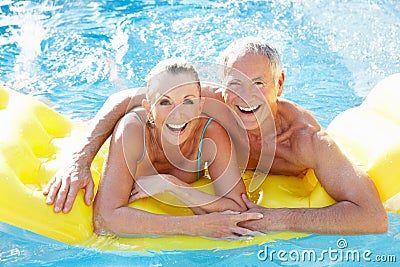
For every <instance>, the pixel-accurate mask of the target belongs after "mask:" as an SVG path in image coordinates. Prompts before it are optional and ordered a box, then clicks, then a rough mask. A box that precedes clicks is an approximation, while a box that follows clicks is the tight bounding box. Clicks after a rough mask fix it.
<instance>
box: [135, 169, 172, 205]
mask: <svg viewBox="0 0 400 267" xmlns="http://www.w3.org/2000/svg"><path fill="white" fill-rule="evenodd" d="M175 179H177V178H175V177H174V176H172V175H168V174H158V175H151V176H139V177H138V178H137V179H136V180H135V184H134V188H133V189H132V192H131V196H130V197H129V203H132V202H134V201H135V200H138V199H140V198H145V197H151V196H154V195H157V194H160V193H164V192H166V191H169V189H170V187H171V185H172V184H171V180H175Z"/></svg>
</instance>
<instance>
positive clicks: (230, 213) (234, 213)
mask: <svg viewBox="0 0 400 267" xmlns="http://www.w3.org/2000/svg"><path fill="white" fill-rule="evenodd" d="M221 213H222V214H227V215H236V214H240V211H233V210H225V211H223V212H221Z"/></svg>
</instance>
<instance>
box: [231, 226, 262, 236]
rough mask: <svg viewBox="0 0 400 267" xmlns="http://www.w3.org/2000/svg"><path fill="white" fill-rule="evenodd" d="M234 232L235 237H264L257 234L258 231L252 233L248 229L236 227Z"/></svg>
mask: <svg viewBox="0 0 400 267" xmlns="http://www.w3.org/2000/svg"><path fill="white" fill-rule="evenodd" d="M232 232H233V233H234V234H235V235H239V236H248V237H254V236H259V235H262V233H260V232H257V231H252V230H250V229H247V228H243V227H240V226H237V227H235V228H234V229H233V230H232Z"/></svg>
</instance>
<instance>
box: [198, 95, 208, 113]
mask: <svg viewBox="0 0 400 267" xmlns="http://www.w3.org/2000/svg"><path fill="white" fill-rule="evenodd" d="M205 101H206V98H205V97H201V96H200V97H199V104H200V105H199V115H201V113H202V112H203V106H204V102H205Z"/></svg>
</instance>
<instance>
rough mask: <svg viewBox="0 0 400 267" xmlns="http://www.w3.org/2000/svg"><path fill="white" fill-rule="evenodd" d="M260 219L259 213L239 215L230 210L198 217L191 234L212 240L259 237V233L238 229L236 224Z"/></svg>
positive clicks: (242, 228)
mask: <svg viewBox="0 0 400 267" xmlns="http://www.w3.org/2000/svg"><path fill="white" fill-rule="evenodd" d="M262 218H263V215H262V214H261V213H256V212H249V213H240V212H238V211H230V210H227V211H223V212H213V213H209V214H205V215H198V216H197V218H196V220H195V221H196V224H194V225H193V232H192V234H193V235H198V236H206V237H212V238H240V237H244V236H245V237H253V236H256V235H260V233H259V232H255V231H252V230H249V229H247V228H244V227H240V226H238V224H239V223H241V222H245V221H254V220H259V219H262Z"/></svg>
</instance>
